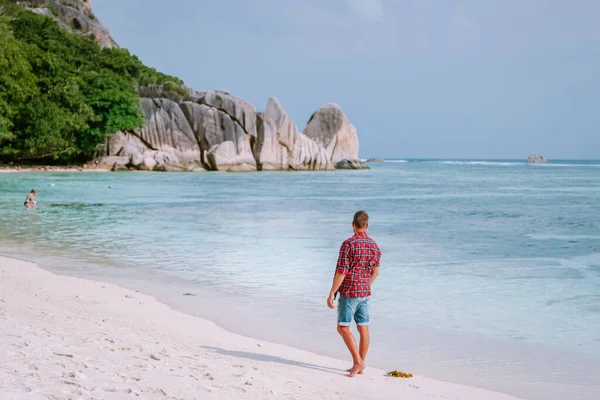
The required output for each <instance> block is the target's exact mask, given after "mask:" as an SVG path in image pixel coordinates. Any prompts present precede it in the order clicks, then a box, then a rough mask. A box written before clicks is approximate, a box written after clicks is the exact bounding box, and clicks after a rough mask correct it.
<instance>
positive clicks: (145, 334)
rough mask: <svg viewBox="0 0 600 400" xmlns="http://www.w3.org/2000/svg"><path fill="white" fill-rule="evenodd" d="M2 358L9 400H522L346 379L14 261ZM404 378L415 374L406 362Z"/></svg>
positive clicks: (297, 354)
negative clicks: (409, 374)
mask: <svg viewBox="0 0 600 400" xmlns="http://www.w3.org/2000/svg"><path fill="white" fill-rule="evenodd" d="M331 334H332V335H334V334H335V330H332V333H331ZM0 354H1V355H2V362H0V398H1V399H25V398H26V399H67V398H78V399H81V398H83V399H128V398H138V399H345V400H350V399H403V400H417V399H463V400H509V399H515V397H512V396H508V395H504V394H500V393H494V392H490V391H486V390H482V389H477V388H472V387H467V386H462V385H457V384H451V383H446V382H440V381H436V380H433V379H429V378H425V377H420V376H416V377H414V378H411V379H400V378H388V377H385V376H384V374H385V372H384V371H382V370H377V369H374V368H368V369H367V370H366V371H365V374H364V376H359V377H355V378H346V377H344V375H343V370H344V368H347V367H349V365H350V363H349V361H341V360H335V359H331V358H327V357H322V356H319V355H316V354H311V353H309V352H306V351H302V350H297V349H294V348H291V347H287V346H282V345H278V344H273V343H267V342H260V341H257V340H254V339H250V338H247V337H243V336H240V335H237V334H234V333H230V332H227V331H225V330H224V329H222V328H220V327H218V326H217V325H215V324H214V323H212V322H210V321H207V320H203V319H200V318H196V317H192V316H189V315H186V314H183V313H180V312H178V311H174V310H172V309H170V308H169V307H167V306H166V305H164V304H162V303H159V302H158V301H156V300H155V299H154V298H153V297H150V296H147V295H142V294H140V293H138V292H135V291H131V290H127V289H124V288H121V287H118V286H115V285H111V284H107V283H103V282H97V281H91V280H84V279H79V278H72V277H65V276H59V275H54V274H52V273H50V272H47V271H45V270H42V269H40V268H38V267H37V266H36V265H35V264H33V263H30V262H25V261H20V260H15V259H11V258H4V257H0ZM398 369H402V370H404V371H407V372H410V365H403V364H402V362H401V360H399V361H398Z"/></svg>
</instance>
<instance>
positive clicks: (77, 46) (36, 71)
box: [0, 0, 182, 162]
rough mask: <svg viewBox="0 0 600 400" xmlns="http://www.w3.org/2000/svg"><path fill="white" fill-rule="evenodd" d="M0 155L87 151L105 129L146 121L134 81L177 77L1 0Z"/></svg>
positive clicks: (78, 156) (84, 154)
mask: <svg viewBox="0 0 600 400" xmlns="http://www.w3.org/2000/svg"><path fill="white" fill-rule="evenodd" d="M0 7H1V10H0V160H4V161H7V160H10V161H17V162H25V161H31V160H36V161H50V160H54V161H60V162H69V161H80V160H85V159H88V158H89V157H90V156H91V155H92V153H93V151H94V149H95V147H96V146H97V145H98V144H100V143H102V142H103V140H104V136H105V135H106V134H107V133H113V132H117V131H119V130H132V129H135V128H139V127H141V126H143V123H144V119H143V117H142V114H141V111H140V105H139V96H138V94H137V92H136V90H135V89H134V86H135V85H150V84H155V83H164V82H168V81H170V82H173V83H177V84H180V83H182V82H181V81H180V80H179V79H178V78H175V77H171V76H167V75H165V74H162V73H160V72H157V71H156V70H155V69H153V68H149V67H146V66H145V65H143V64H142V62H141V61H140V60H139V59H138V58H137V57H135V56H133V55H131V54H130V53H129V51H127V50H126V49H110V48H101V47H100V46H99V45H98V44H97V43H96V42H95V41H94V40H93V39H92V38H89V37H85V36H81V35H77V34H73V33H70V32H68V31H66V30H64V29H62V28H60V27H59V25H58V24H57V23H56V22H55V21H54V20H53V19H52V18H50V17H45V16H41V15H37V14H35V13H32V12H30V11H26V10H25V9H23V8H22V7H21V6H18V5H16V4H14V3H12V2H9V1H8V0H0Z"/></svg>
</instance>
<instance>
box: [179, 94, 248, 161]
mask: <svg viewBox="0 0 600 400" xmlns="http://www.w3.org/2000/svg"><path fill="white" fill-rule="evenodd" d="M197 101H199V100H197ZM232 107H233V106H232ZM181 109H182V110H183V113H184V115H185V116H186V118H187V120H188V121H189V122H190V125H191V129H192V132H193V133H194V135H195V138H196V141H197V142H198V143H199V145H200V151H201V156H200V158H199V160H201V161H202V163H203V164H204V165H205V166H206V167H207V168H210V169H214V170H227V169H229V168H230V167H231V165H232V164H250V165H251V168H253V169H254V170H256V160H255V159H254V155H253V154H252V146H251V144H250V142H251V139H252V135H250V134H248V133H247V129H251V130H252V129H253V130H254V131H256V122H253V123H252V124H251V125H250V126H249V127H248V126H245V125H242V123H241V122H243V121H244V120H245V117H244V118H242V115H238V117H240V118H242V119H241V120H238V119H237V117H235V116H234V117H233V118H232V117H231V115H230V114H228V113H227V112H225V111H223V110H222V109H220V108H216V107H212V106H208V105H206V104H198V103H194V102H184V103H182V104H181ZM233 110H235V107H233ZM232 112H234V111H232Z"/></svg>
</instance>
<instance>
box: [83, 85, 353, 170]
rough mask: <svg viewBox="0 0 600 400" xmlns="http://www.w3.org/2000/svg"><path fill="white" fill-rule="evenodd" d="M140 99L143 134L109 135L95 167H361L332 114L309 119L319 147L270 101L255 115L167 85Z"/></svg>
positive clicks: (216, 95) (224, 95)
mask: <svg viewBox="0 0 600 400" xmlns="http://www.w3.org/2000/svg"><path fill="white" fill-rule="evenodd" d="M174 87H177V89H178V90H177V93H175V92H174V91H173V88H174ZM138 92H139V93H140V96H141V107H142V111H143V114H144V118H145V120H146V126H145V127H144V128H143V129H141V130H136V131H132V132H117V133H115V134H112V135H108V136H107V138H106V141H105V145H104V146H103V147H102V148H101V149H99V154H98V155H99V157H100V158H99V159H97V160H96V161H98V164H97V165H98V166H102V167H106V166H107V164H109V165H111V168H112V167H114V162H115V159H114V158H113V157H120V159H119V162H120V165H121V164H123V159H124V158H127V159H128V160H129V161H128V162H127V163H125V165H126V166H127V167H128V168H133V169H140V170H148V171H149V170H154V171H170V170H184V171H204V170H213V171H231V172H249V171H257V170H259V171H287V170H294V171H302V170H313V171H323V170H333V169H335V167H334V165H335V164H336V163H339V162H340V161H343V160H348V159H350V160H352V163H351V164H352V165H353V166H358V165H360V161H358V159H357V157H358V136H357V135H356V129H355V128H354V127H353V126H352V125H351V124H350V123H349V122H348V119H347V118H346V116H345V115H344V114H343V113H342V112H341V109H340V108H339V107H337V106H332V105H328V106H325V107H322V108H321V109H319V110H318V111H317V112H315V114H314V115H313V118H311V121H310V122H309V126H308V127H307V129H306V130H305V131H307V132H311V134H312V135H313V136H315V137H316V138H317V139H318V141H317V140H313V139H312V138H311V137H309V136H308V135H305V134H303V133H301V132H300V131H299V130H298V128H297V126H296V125H295V124H294V122H293V121H292V120H291V118H290V117H289V115H288V114H287V113H286V112H285V110H284V109H283V107H282V105H281V104H280V103H279V101H278V100H277V99H275V98H272V99H269V101H268V103H267V107H266V109H265V111H264V112H257V111H256V109H255V107H254V105H252V104H251V103H249V102H247V101H245V100H243V99H241V98H239V97H235V96H232V95H231V94H230V93H229V92H227V91H224V90H220V91H205V92H199V91H195V90H193V89H190V88H187V87H185V86H177V85H173V84H172V83H168V84H166V85H153V86H148V87H139V88H138ZM186 93H187V95H186ZM317 121H330V122H331V123H332V125H330V126H329V127H327V126H326V125H327V124H326V123H325V122H323V124H324V125H323V126H322V127H321V128H319V129H317V125H316V123H317ZM311 124H312V125H311ZM317 133H318V135H317ZM340 156H345V158H342V159H339V160H338V158H339V157H340ZM105 159H106V160H109V161H105ZM334 160H336V161H335V162H334ZM95 165H96V164H95V163H92V164H90V167H94V166H95ZM340 165H343V166H346V164H345V163H342V164H340ZM348 165H349V164H348ZM363 165H364V164H363ZM169 166H172V167H173V168H170V167H169ZM342 168H345V167H342ZM109 169H110V168H109Z"/></svg>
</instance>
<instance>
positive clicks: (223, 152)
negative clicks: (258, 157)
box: [206, 141, 256, 171]
mask: <svg viewBox="0 0 600 400" xmlns="http://www.w3.org/2000/svg"><path fill="white" fill-rule="evenodd" d="M206 161H207V162H208V165H209V166H210V169H212V170H214V171H229V170H232V169H235V167H236V166H241V165H247V168H250V169H251V170H253V171H256V162H255V160H254V157H253V156H252V151H251V150H250V145H249V144H248V147H247V148H244V149H243V150H242V151H241V152H240V151H239V147H238V146H237V145H236V143H234V142H231V141H225V142H222V143H220V144H216V145H214V146H213V147H211V148H210V150H209V151H208V152H207V153H206Z"/></svg>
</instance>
